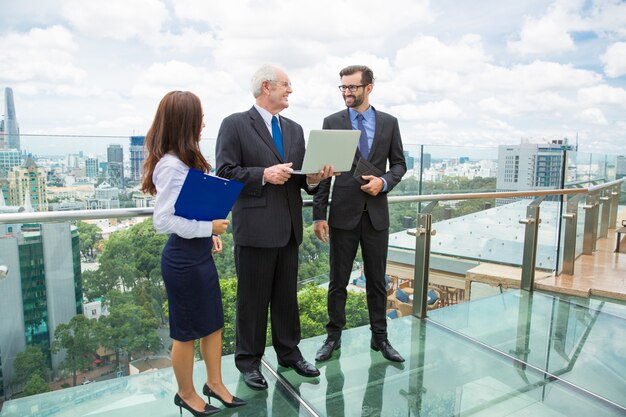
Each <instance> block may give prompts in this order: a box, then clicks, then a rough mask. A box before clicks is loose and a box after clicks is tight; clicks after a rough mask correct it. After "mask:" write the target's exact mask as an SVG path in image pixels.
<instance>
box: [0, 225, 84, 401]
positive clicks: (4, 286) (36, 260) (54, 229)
mask: <svg viewBox="0 0 626 417" xmlns="http://www.w3.org/2000/svg"><path fill="white" fill-rule="evenodd" d="M0 265H4V266H6V267H7V268H8V274H7V275H6V277H4V279H2V280H0V374H1V375H3V378H0V384H3V383H4V384H6V383H8V382H10V381H12V380H13V378H14V369H13V363H14V361H15V355H16V354H17V353H19V352H23V351H24V350H25V349H26V346H31V345H34V346H39V347H40V348H41V349H42V350H43V352H44V353H46V354H47V355H48V358H49V360H50V363H51V364H52V367H53V368H54V369H56V367H57V366H58V365H59V363H60V362H61V361H62V360H63V354H51V352H50V343H51V341H52V340H53V339H54V332H55V330H56V328H57V327H58V325H59V324H63V323H68V322H69V321H70V319H71V318H72V317H74V316H75V315H77V314H80V313H81V311H82V281H81V271H80V250H79V241H78V232H77V229H76V227H74V226H70V224H69V223H46V224H42V225H24V226H22V228H21V231H18V232H13V233H8V234H6V235H3V236H2V237H0ZM3 389H6V385H5V386H0V391H1V390H3Z"/></svg>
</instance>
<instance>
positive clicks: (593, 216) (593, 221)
mask: <svg viewBox="0 0 626 417" xmlns="http://www.w3.org/2000/svg"><path fill="white" fill-rule="evenodd" d="M583 209H584V210H585V234H584V237H583V254H585V255H591V254H593V251H594V250H595V249H596V235H597V232H598V221H597V219H598V195H597V193H589V194H587V198H586V199H585V205H584V206H583Z"/></svg>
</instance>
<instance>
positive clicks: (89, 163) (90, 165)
mask: <svg viewBox="0 0 626 417" xmlns="http://www.w3.org/2000/svg"><path fill="white" fill-rule="evenodd" d="M98 171H99V169H98V158H91V157H89V158H87V159H85V176H86V177H87V178H98Z"/></svg>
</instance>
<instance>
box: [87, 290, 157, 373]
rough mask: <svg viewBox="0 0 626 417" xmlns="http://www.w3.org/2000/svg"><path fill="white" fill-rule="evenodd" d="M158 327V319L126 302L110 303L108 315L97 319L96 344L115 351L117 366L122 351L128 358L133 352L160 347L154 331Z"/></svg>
mask: <svg viewBox="0 0 626 417" xmlns="http://www.w3.org/2000/svg"><path fill="white" fill-rule="evenodd" d="M120 298H121V297H120ZM118 300H119V298H118ZM158 324H159V322H158V320H157V319H156V318H154V317H153V316H151V315H150V314H149V313H148V312H147V311H146V310H145V309H144V308H142V307H139V306H136V305H134V304H131V303H127V302H121V303H118V302H115V301H112V302H111V305H110V307H109V315H108V316H102V317H100V319H99V320H98V335H99V339H100V343H101V344H102V345H103V346H105V347H106V348H108V349H111V350H113V351H115V360H116V363H117V365H118V367H119V365H120V353H122V352H125V353H126V354H127V355H128V356H129V357H130V354H132V353H134V352H139V351H143V350H150V349H155V348H157V347H160V346H161V342H160V340H159V335H158V334H157V332H156V329H157V328H158Z"/></svg>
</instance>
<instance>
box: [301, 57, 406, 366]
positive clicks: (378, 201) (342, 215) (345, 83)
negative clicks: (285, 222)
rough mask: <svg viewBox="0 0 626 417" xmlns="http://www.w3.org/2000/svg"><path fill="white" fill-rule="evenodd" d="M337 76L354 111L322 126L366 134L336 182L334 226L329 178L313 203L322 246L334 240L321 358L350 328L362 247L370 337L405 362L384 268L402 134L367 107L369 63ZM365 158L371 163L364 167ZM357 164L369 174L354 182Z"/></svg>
mask: <svg viewBox="0 0 626 417" xmlns="http://www.w3.org/2000/svg"><path fill="white" fill-rule="evenodd" d="M339 76H340V77H341V85H340V86H339V90H341V92H342V95H343V100H344V102H345V103H346V106H347V107H348V108H347V109H345V110H342V111H340V112H337V113H335V114H331V115H330V116H328V117H326V118H325V119H324V124H323V128H324V129H355V130H361V138H360V140H359V147H358V150H357V152H356V155H355V158H354V164H353V166H352V171H351V172H350V175H347V174H344V175H342V176H339V177H337V178H336V180H335V184H334V186H333V189H332V200H331V203H330V216H329V217H328V221H326V214H327V209H328V197H329V195H330V179H327V180H325V181H322V183H321V184H320V186H319V188H320V189H319V191H318V192H317V194H315V196H314V197H313V220H314V221H315V226H314V230H315V234H316V235H317V237H318V238H319V239H320V240H322V241H323V242H326V241H327V238H328V237H329V236H330V284H329V287H328V317H329V321H328V324H327V325H326V332H327V333H328V337H327V338H326V340H325V341H324V344H323V345H322V347H321V348H320V349H319V350H318V352H317V355H316V357H315V359H316V360H318V361H323V360H327V359H329V358H330V357H331V355H332V353H333V351H334V350H335V349H338V348H339V347H340V346H341V331H342V329H343V327H344V326H345V324H346V312H345V306H346V299H347V291H346V287H347V285H348V281H349V279H350V273H351V272H352V264H353V263H354V258H355V256H356V252H357V248H358V246H359V244H360V245H361V253H362V254H363V263H364V274H365V282H366V294H367V308H368V311H369V319H370V326H371V331H372V339H371V342H370V346H371V348H372V349H374V350H376V351H378V350H380V351H381V353H382V354H383V356H384V357H385V358H386V359H388V360H390V361H394V362H403V361H404V359H403V358H402V356H401V355H400V354H399V353H398V352H397V351H396V350H395V349H394V348H393V347H392V346H391V344H390V343H389V340H388V339H387V321H386V314H385V311H386V304H387V292H386V284H385V267H386V263H387V246H388V243H389V208H388V205H387V193H388V192H389V191H391V190H392V189H393V187H395V186H396V184H398V183H399V182H400V180H401V179H402V176H403V175H404V173H405V172H406V162H405V160H404V154H403V152H402V140H401V138H400V128H399V127H398V120H397V119H396V118H395V117H393V116H391V115H389V114H387V113H383V112H381V111H378V110H376V109H374V107H372V106H370V104H369V95H370V93H371V92H372V89H373V88H374V74H373V72H372V70H371V69H369V68H368V67H366V66H364V65H352V66H349V67H346V68H344V69H342V70H341V72H340V73H339ZM361 158H362V159H363V160H365V161H359V159H361ZM359 162H361V163H359ZM387 162H389V169H388V170H387ZM357 165H359V167H363V169H364V171H363V172H362V173H363V174H364V175H357V176H356V178H355V177H354V171H355V169H356V167H357ZM329 226H330V227H329Z"/></svg>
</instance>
